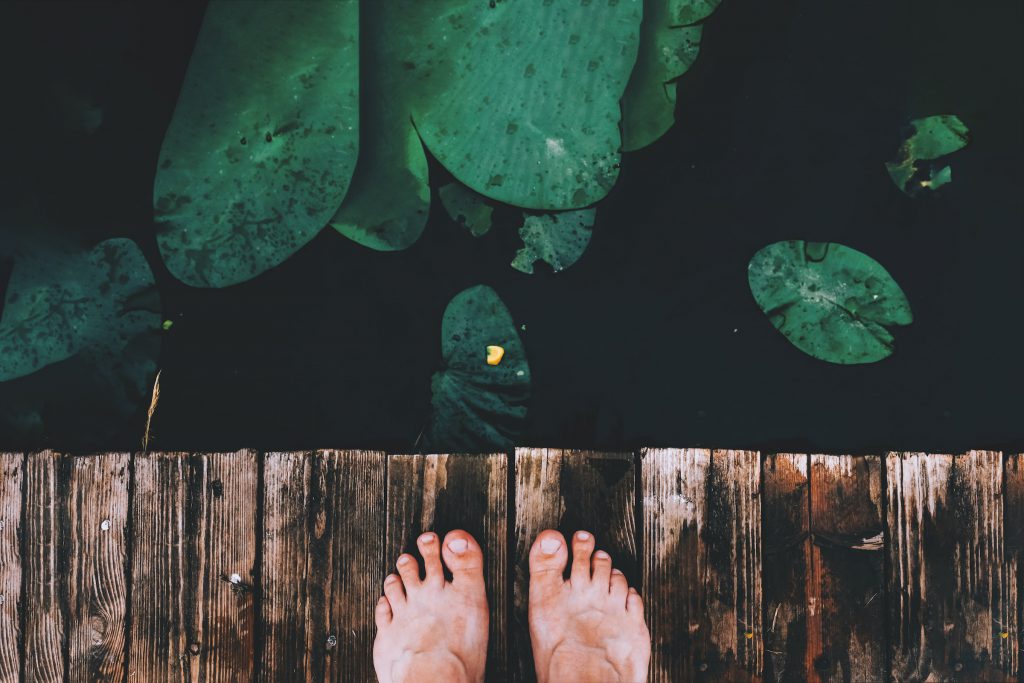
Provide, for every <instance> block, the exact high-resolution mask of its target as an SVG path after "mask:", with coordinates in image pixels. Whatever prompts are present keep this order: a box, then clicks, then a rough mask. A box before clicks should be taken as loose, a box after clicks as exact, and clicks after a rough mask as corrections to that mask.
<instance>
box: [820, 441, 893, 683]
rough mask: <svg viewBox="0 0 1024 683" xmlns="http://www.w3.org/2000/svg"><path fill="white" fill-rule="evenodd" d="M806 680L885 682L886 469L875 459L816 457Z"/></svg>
mask: <svg viewBox="0 0 1024 683" xmlns="http://www.w3.org/2000/svg"><path fill="white" fill-rule="evenodd" d="M810 483H811V487H810V492H811V520H810V521H811V537H812V539H813V544H812V546H811V573H810V575H809V576H808V610H807V614H808V629H807V633H808V653H809V655H810V657H811V658H812V665H813V666H812V668H811V669H810V670H808V672H807V673H808V679H809V680H812V681H828V682H830V683H843V682H844V681H865V682H870V681H881V680H884V679H885V654H884V653H885V643H884V640H883V638H884V633H883V630H882V629H880V628H879V625H880V624H882V623H883V622H884V619H885V613H884V609H883V605H884V602H885V599H884V595H883V594H884V590H885V580H884V575H883V565H884V543H883V538H884V532H883V527H884V522H883V519H882V469H881V459H880V458H879V457H878V456H864V457H851V456H845V455H838V456H837V455H812V456H811V482H810Z"/></svg>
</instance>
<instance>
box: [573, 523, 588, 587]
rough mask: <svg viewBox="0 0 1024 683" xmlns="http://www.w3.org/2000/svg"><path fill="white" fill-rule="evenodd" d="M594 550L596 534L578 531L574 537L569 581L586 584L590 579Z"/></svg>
mask: <svg viewBox="0 0 1024 683" xmlns="http://www.w3.org/2000/svg"><path fill="white" fill-rule="evenodd" d="M593 552H594V535H593V534H592V533H590V532H588V531H577V532H576V533H575V534H573V537H572V570H571V571H570V573H569V581H570V582H571V583H574V584H579V585H584V584H585V583H586V582H588V581H590V556H591V554H592V553H593Z"/></svg>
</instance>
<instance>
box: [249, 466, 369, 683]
mask: <svg viewBox="0 0 1024 683" xmlns="http://www.w3.org/2000/svg"><path fill="white" fill-rule="evenodd" d="M384 472H385V455H384V454H383V453H379V452H360V451H319V452H301V453H268V454H267V455H266V459H265V464H264V474H263V479H264V500H265V502H264V523H263V539H262V542H263V573H262V581H261V586H262V596H263V600H262V604H261V613H262V622H263V624H264V627H263V628H264V636H263V637H264V643H263V647H262V658H261V664H260V667H259V670H258V672H257V673H258V678H259V680H263V681H287V682H291V681H343V682H346V683H347V682H348V681H355V682H359V681H374V680H376V678H375V675H374V673H373V662H372V657H371V653H372V647H373V637H374V627H373V620H372V614H373V607H374V605H375V604H376V600H377V597H378V595H379V591H380V586H381V583H382V582H383V579H384V573H383V571H382V566H381V549H382V541H383V535H384V519H385V511H384V490H385V489H384V483H385V476H384Z"/></svg>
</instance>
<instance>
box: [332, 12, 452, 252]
mask: <svg viewBox="0 0 1024 683" xmlns="http://www.w3.org/2000/svg"><path fill="white" fill-rule="evenodd" d="M448 4H450V3H449V2H448V0H443V1H441V2H437V1H435V2H418V3H415V4H409V2H408V0H387V1H381V0H373V1H371V2H363V4H362V5H361V6H360V11H361V12H362V22H361V23H362V27H363V32H362V35H361V36H360V43H361V50H360V52H361V59H362V65H361V73H362V75H361V80H360V83H359V96H360V111H361V112H362V116H361V119H360V120H361V123H360V126H361V131H360V138H361V140H360V150H361V151H360V155H359V162H358V163H357V164H356V170H355V176H354V177H353V178H352V185H351V187H350V188H349V192H348V196H346V197H345V201H344V202H343V203H342V204H341V207H340V208H339V209H338V211H337V213H336V214H335V216H334V217H333V218H332V219H331V225H333V226H334V228H335V229H336V230H338V231H339V232H340V233H341V234H343V235H345V236H346V237H348V238H349V239H352V240H354V241H356V242H358V243H359V244H362V245H363V246H365V247H369V248H371V249H376V250H379V251H395V250H399V249H405V248H407V247H409V246H411V245H412V244H413V243H414V242H416V240H417V239H419V236H420V234H421V233H422V232H423V228H424V227H425V226H426V224H427V215H428V212H429V210H430V188H429V187H428V186H427V157H426V154H425V153H424V151H423V144H422V143H421V142H420V138H419V135H418V134H417V133H416V129H415V128H414V127H413V125H412V119H411V118H410V114H409V107H410V104H409V100H410V98H411V96H412V95H411V93H412V90H413V88H414V86H415V81H414V79H415V78H416V74H415V71H414V69H413V68H412V65H413V64H414V61H413V60H415V59H416V58H417V57H416V53H418V52H425V51H426V50H427V48H426V47H425V46H424V45H425V44H426V43H427V42H429V40H430V38H429V36H428V35H427V34H423V33H420V31H421V26H420V25H419V24H420V21H421V15H423V14H428V15H429V14H430V12H431V10H432V8H437V10H438V11H440V10H441V9H442V8H444V7H446V6H447V5H448ZM414 36H415V37H416V38H414Z"/></svg>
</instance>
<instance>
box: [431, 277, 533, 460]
mask: <svg viewBox="0 0 1024 683" xmlns="http://www.w3.org/2000/svg"><path fill="white" fill-rule="evenodd" d="M488 346H500V347H502V348H503V349H504V356H503V358H502V359H501V362H500V363H498V364H497V365H488V364H487V347H488ZM441 353H442V356H443V359H444V364H443V368H442V369H441V370H440V371H439V372H437V373H435V374H434V376H433V378H432V380H431V389H432V391H433V396H432V399H431V406H432V414H431V417H430V421H429V423H428V425H427V428H426V430H425V432H424V441H423V445H424V448H426V449H427V450H432V451H438V452H446V453H447V452H451V451H470V452H482V451H488V450H504V449H508V448H511V447H512V446H513V445H514V443H515V439H516V438H517V437H518V436H519V435H520V434H521V433H522V430H523V428H524V424H525V420H526V404H527V401H528V400H529V397H530V366H529V364H528V363H527V361H526V352H525V351H524V350H523V344H522V342H521V341H520V340H519V334H518V333H517V332H516V326H515V323H514V322H513V320H512V316H511V314H510V313H509V311H508V309H507V308H506V307H505V304H504V303H502V301H501V299H500V298H499V297H498V295H497V294H496V293H495V291H494V290H493V289H491V288H490V287H486V286H483V285H478V286H476V287H471V288H469V289H467V290H465V291H462V292H460V293H459V294H457V295H456V296H455V297H454V298H453V299H452V300H451V301H450V302H449V303H448V307H447V308H446V309H445V312H444V318H443V320H442V322H441Z"/></svg>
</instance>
